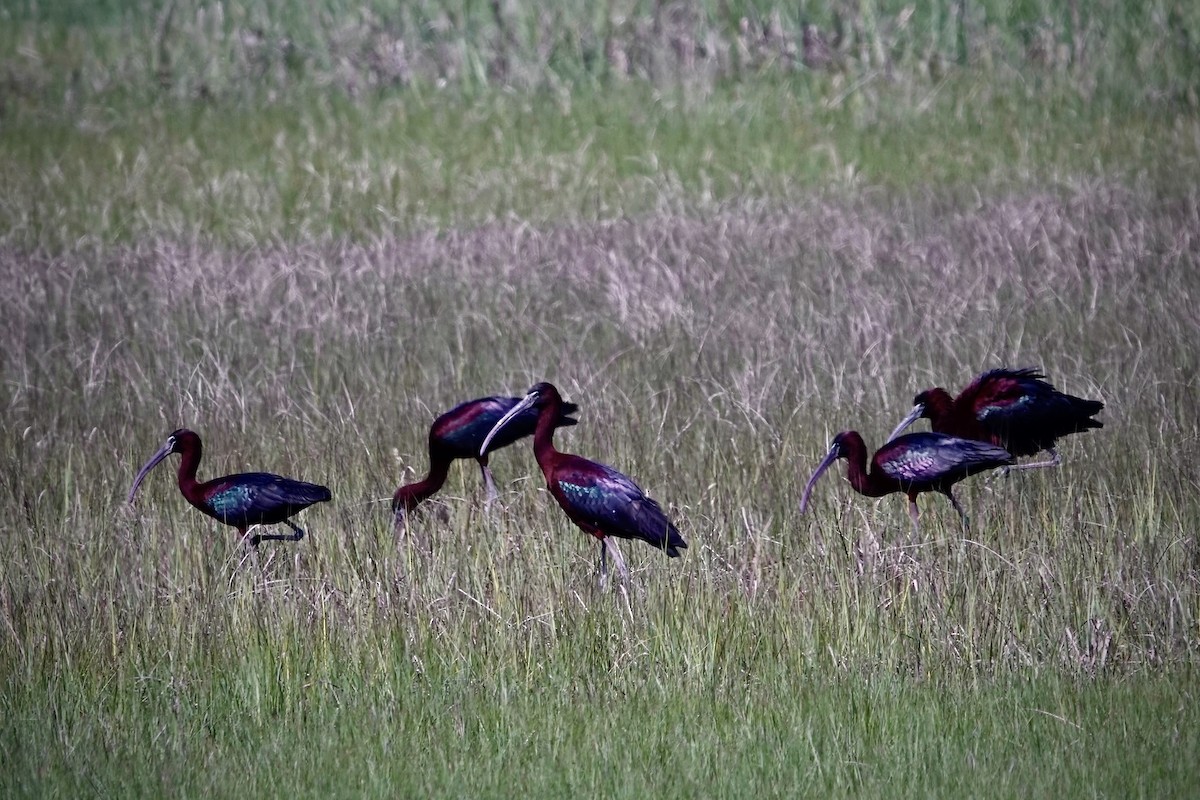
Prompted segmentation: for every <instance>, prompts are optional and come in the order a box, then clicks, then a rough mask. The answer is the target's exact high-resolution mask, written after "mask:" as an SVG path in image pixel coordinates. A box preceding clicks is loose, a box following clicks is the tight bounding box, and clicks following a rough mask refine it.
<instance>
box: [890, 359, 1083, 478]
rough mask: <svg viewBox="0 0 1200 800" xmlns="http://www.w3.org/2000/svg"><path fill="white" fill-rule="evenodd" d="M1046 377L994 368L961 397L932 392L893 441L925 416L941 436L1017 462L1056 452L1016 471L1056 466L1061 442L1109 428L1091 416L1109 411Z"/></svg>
mask: <svg viewBox="0 0 1200 800" xmlns="http://www.w3.org/2000/svg"><path fill="white" fill-rule="evenodd" d="M1045 377H1046V376H1045V375H1043V374H1042V373H1040V372H1038V371H1037V370H1035V369H993V370H990V371H988V372H984V373H982V374H980V375H978V376H976V378H975V380H973V381H971V383H970V384H968V385H967V388H965V389H963V390H962V392H960V393H959V395H958V397H954V398H952V397H950V393H949V392H947V391H946V390H945V389H943V388H941V387H938V388H936V389H926V390H925V391H923V392H921V393H920V394H919V395H917V396H916V397H915V398H913V409H912V411H911V412H909V415H908V416H907V417H905V418H904V420H903V421H902V422H901V423H900V424H899V425H897V426H896V429H895V430H894V431H892V435H891V436H889V437H888V438H889V439H892V438H895V437H896V435H897V434H898V433H900V432H901V431H903V430H904V429H905V428H907V427H908V426H909V425H911V424H912V423H914V422H916V421H917V420H918V419H920V418H921V417H925V418H926V419H928V420H929V422H930V427H931V428H932V429H933V430H934V431H936V432H938V433H946V434H949V435H951V436H960V437H962V438H964V439H976V440H978V441H981V442H990V443H991V444H994V445H998V446H1000V447H1003V448H1004V449H1006V450H1008V452H1010V453H1012V454H1013V456H1014V457H1016V458H1020V457H1022V456H1032V455H1034V454H1035V453H1039V452H1041V451H1042V450H1046V451H1048V452H1049V453H1050V456H1051V458H1050V460H1049V461H1037V462H1034V463H1030V464H1017V465H1014V466H1012V467H1011V468H1010V469H1038V468H1040V467H1056V466H1058V465H1059V463H1060V461H1061V460H1060V459H1059V456H1058V451H1057V450H1056V449H1055V447H1054V443H1055V440H1056V439H1059V438H1061V437H1063V436H1067V435H1068V434H1072V433H1080V432H1081V431H1086V430H1088V429H1090V428H1103V427H1104V423H1102V422H1099V421H1098V420H1094V419H1091V417H1092V416H1094V415H1095V414H1099V413H1100V411H1101V410H1103V408H1104V403H1101V402H1100V401H1099V400H1084V399H1083V398H1080V397H1074V396H1072V395H1069V394H1063V393H1062V392H1060V391H1058V390H1057V389H1055V388H1054V386H1052V385H1051V384H1050V383H1048V382H1046V380H1045Z"/></svg>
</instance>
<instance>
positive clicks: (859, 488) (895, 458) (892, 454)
mask: <svg viewBox="0 0 1200 800" xmlns="http://www.w3.org/2000/svg"><path fill="white" fill-rule="evenodd" d="M839 458H844V459H846V461H847V462H848V463H849V467H848V469H847V471H846V479H847V480H849V481H850V485H851V486H853V487H854V491H856V492H858V493H859V494H861V495H865V496H867V497H883V496H884V495H888V494H891V493H893V492H903V493H904V494H906V495H908V513H909V516H910V517H912V524H913V536H917V535H918V534H919V530H918V527H917V516H918V512H917V495H919V494H922V493H923V492H941V493H942V494H944V495H946V497H948V498H950V504H951V505H953V506H954V510H955V511H957V512H958V515H959V516H960V517H962V524H963V528H969V527H970V525H969V522H968V521H967V514H966V512H965V511H963V510H962V506H960V505H959V504H958V501H957V500H956V499H954V494H953V493H952V492H951V487H952V486H954V484H956V483H958V482H959V481H961V480H962V479H963V478H967V477H969V476H971V475H974V474H976V473H977V472H984V471H985V470H989V469H995V468H996V467H1003V466H1005V465H1008V464H1011V463H1012V462H1013V457H1012V455H1011V454H1010V453H1009V452H1008V451H1007V450H1005V449H1003V448H1001V447H996V446H995V445H991V444H988V443H986V442H977V441H972V440H970V439H959V438H958V437H955V436H947V435H946V434H944V433H910V434H907V435H905V436H901V437H900V438H898V439H892V440H891V441H890V442H888V443H887V444H885V445H884V446H883V447H881V448H879V449H878V450H876V451H875V455H874V457H872V458H871V471H870V472H867V445H866V444H865V443H864V442H863V438H862V436H860V435H859V434H858V431H843V432H842V433H839V434H838V435H837V436H835V437H833V443H832V444H831V445H830V446H829V453H828V454H827V455H826V456H825V460H824V461H822V462H821V464H820V466H818V467H817V469H816V471H815V472H813V474H812V477H811V478H809V479H808V485H807V486H805V487H804V495H803V496H802V497H801V498H800V513H802V514H803V513H804V510H805V509H806V508H807V507H808V498H809V496H810V495H811V494H812V490H813V485H814V484H816V482H817V478H819V477H821V473H823V472H824V471H825V470H826V469H828V468H829V466H830V465H831V464H833V462H835V461H837V460H838V459H839Z"/></svg>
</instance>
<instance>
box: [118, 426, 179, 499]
mask: <svg viewBox="0 0 1200 800" xmlns="http://www.w3.org/2000/svg"><path fill="white" fill-rule="evenodd" d="M174 445H175V443H174V442H173V441H171V440H170V439H168V440H167V442H166V444H164V445H163V446H162V447H160V448H158V452H157V453H155V454H154V455H153V456H151V457H150V460H149V461H147V462H146V466H144V467H142V468H141V469H140V470H138V474H137V477H136V478H134V479H133V488H132V489H130V490H129V500H128V502H130V503H132V502H133V496H134V495H135V494H137V490H138V487H139V486H141V485H142V481H144V480H145V479H146V476H147V475H149V474H150V470H152V469H154V468H155V467H157V466H158V462H160V461H162V460H163V459H164V458H166V457H167V456H169V455H171V448H172V447H174Z"/></svg>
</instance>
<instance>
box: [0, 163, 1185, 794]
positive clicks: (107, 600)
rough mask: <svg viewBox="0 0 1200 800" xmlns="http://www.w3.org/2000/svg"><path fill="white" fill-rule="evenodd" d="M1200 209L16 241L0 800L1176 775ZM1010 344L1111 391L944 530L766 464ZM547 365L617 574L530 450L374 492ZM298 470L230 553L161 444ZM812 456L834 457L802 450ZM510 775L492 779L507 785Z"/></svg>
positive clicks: (998, 356)
mask: <svg viewBox="0 0 1200 800" xmlns="http://www.w3.org/2000/svg"><path fill="white" fill-rule="evenodd" d="M1198 207H1200V203H1197V202H1196V198H1195V196H1194V191H1192V190H1188V191H1185V192H1183V193H1182V194H1179V193H1177V192H1174V191H1172V192H1160V191H1157V190H1154V189H1153V188H1152V187H1150V186H1148V185H1144V184H1140V183H1139V182H1138V181H1136V180H1135V181H1132V182H1130V183H1129V184H1128V185H1123V184H1120V183H1105V182H1102V181H1093V182H1089V183H1085V184H1080V185H1077V186H1075V187H1073V188H1070V189H1062V190H1060V191H1057V192H1050V191H1045V190H1042V191H1034V190H1030V189H1024V190H1021V191H1014V192H1012V193H1000V194H997V195H996V196H994V197H988V198H980V199H979V200H978V201H977V203H976V205H975V206H973V207H963V206H962V205H961V204H959V203H958V202H950V200H949V198H947V197H944V196H940V195H937V194H933V193H917V192H910V193H900V194H895V195H890V196H889V195H883V194H877V195H875V196H874V197H867V196H859V197H856V198H848V199H842V200H837V199H828V198H824V199H823V198H821V197H819V196H812V197H809V198H808V199H799V200H796V201H792V202H783V203H774V202H770V201H767V200H764V199H745V200H742V201H736V202H730V203H727V204H724V205H722V206H721V207H717V208H708V209H707V210H705V209H703V208H699V209H688V208H686V207H684V208H678V209H676V210H669V209H668V210H663V211H660V212H657V213H655V214H651V215H646V216H631V217H629V218H626V219H620V220H607V221H600V220H597V221H592V222H587V223H585V222H581V221H575V222H563V223H562V224H559V225H530V224H527V223H525V222H522V221H519V220H514V221H511V222H508V223H494V224H491V225H488V226H485V227H482V228H478V229H469V228H464V229H445V230H441V231H438V232H426V233H421V234H417V235H413V236H407V237H379V238H377V239H374V240H366V241H363V242H361V243H355V242H348V241H347V242H337V243H330V244H325V245H318V244H313V243H304V242H298V243H286V242H278V243H274V244H264V245H261V246H255V247H250V248H241V247H220V246H214V245H211V244H194V243H189V242H187V241H182V242H180V241H175V240H173V239H171V238H157V239H153V238H151V239H145V240H142V241H140V242H137V243H134V244H131V245H129V246H109V245H95V246H93V245H85V246H83V247H80V248H77V249H73V250H70V251H67V252H63V253H61V254H50V253H46V252H41V253H31V252H27V251H22V250H19V249H13V248H11V247H10V248H7V249H5V250H4V251H3V256H2V258H3V260H2V261H0V285H3V287H4V289H3V296H4V297H5V304H6V306H7V312H8V313H6V314H5V315H4V317H3V321H2V322H0V325H3V326H4V327H3V335H4V336H5V341H7V342H9V343H10V344H9V347H8V351H7V357H6V360H5V362H4V371H5V373H4V387H5V392H6V398H5V408H6V414H7V422H8V424H7V425H6V427H5V429H4V433H3V441H2V442H0V458H2V459H3V465H4V468H3V474H4V476H5V480H4V482H3V484H2V486H0V506H2V507H3V513H4V518H5V519H6V520H8V523H7V528H6V532H5V535H4V536H3V537H0V563H3V564H4V568H3V570H2V583H0V600H2V605H0V609H2V610H3V623H4V624H3V628H4V631H5V639H4V645H3V647H2V648H0V682H2V683H3V686H4V689H3V692H0V697H2V700H0V702H2V703H3V706H2V709H3V711H2V713H0V718H2V719H3V720H4V723H3V728H2V729H0V748H2V750H3V756H4V761H5V764H6V765H7V766H8V769H6V770H5V773H4V777H3V778H2V779H0V780H3V781H4V793H5V794H6V795H20V794H79V793H81V792H82V793H101V794H107V793H113V794H122V795H127V794H135V795H136V794H152V795H153V794H160V793H162V792H163V791H168V790H171V791H174V790H178V791H181V792H183V793H187V794H192V793H201V792H205V793H216V794H221V795H227V794H234V793H244V792H245V790H246V789H250V790H251V791H252V793H255V794H260V793H261V794H279V795H291V794H294V793H297V792H299V793H301V794H314V795H324V794H328V793H331V792H332V793H337V794H361V793H364V792H365V793H373V794H397V793H400V794H417V793H420V794H439V795H447V794H463V793H467V794H484V795H511V794H513V793H516V792H518V791H520V792H521V793H523V794H525V793H528V794H533V795H556V796H557V795H561V794H562V793H563V792H564V791H574V790H583V791H595V792H601V791H602V792H604V793H611V794H614V795H639V796H642V795H645V794H646V793H647V792H650V793H653V794H664V795H686V794H694V793H696V792H701V793H705V792H708V793H712V794H729V795H732V794H742V793H744V791H746V790H747V787H749V788H750V789H753V790H755V791H759V792H762V793H767V794H772V793H773V794H780V795H785V794H786V795H792V794H794V793H795V790H796V789H797V788H800V789H803V790H807V791H811V792H814V793H831V794H850V793H853V794H866V795H876V796H881V795H887V796H896V795H897V794H899V795H915V796H928V795H930V794H941V795H948V796H962V795H963V794H970V795H992V796H1005V795H1013V794H1029V793H1034V794H1042V793H1050V792H1063V793H1071V794H1097V793H1112V794H1119V795H1135V794H1144V795H1153V796H1163V795H1172V794H1175V795H1185V794H1187V793H1188V792H1190V790H1191V787H1192V786H1194V785H1195V779H1196V773H1195V762H1194V759H1188V758H1186V757H1184V756H1183V754H1186V753H1189V752H1191V751H1192V750H1194V749H1195V744H1196V743H1195V731H1196V730H1198V728H1197V725H1196V721H1197V720H1196V719H1195V712H1194V710H1193V709H1194V708H1195V707H1196V704H1195V702H1194V700H1195V691H1196V687H1197V682H1196V676H1195V664H1196V656H1197V648H1198V647H1200V639H1198V637H1197V630H1198V629H1197V619H1198V611H1200V601H1198V595H1197V591H1196V563H1197V561H1196V558H1197V545H1196V540H1195V537H1194V535H1193V533H1192V532H1193V531H1194V529H1195V525H1196V522H1197V519H1198V517H1200V506H1198V504H1197V502H1196V499H1195V488H1196V484H1195V471H1194V467H1193V466H1192V465H1193V464H1194V463H1195V459H1196V458H1197V457H1198V456H1200V435H1198V432H1197V428H1196V420H1197V419H1200V414H1198V413H1197V405H1196V397H1197V393H1196V389H1197V374H1196V367H1195V363H1196V362H1195V359H1194V358H1192V349H1193V344H1192V342H1193V341H1194V336H1193V335H1192V334H1193V333H1194V319H1195V317H1194V313H1193V312H1194V309H1195V307H1196V300H1197V297H1196V294H1197V288H1196V287H1197V284H1196V277H1195V276H1196V275H1198V274H1200V272H1197V270H1196V269H1195V267H1196V261H1197V258H1196V256H1197V250H1196V247H1195V242H1194V239H1193V237H1192V236H1191V234H1190V231H1193V230H1200V224H1197V220H1196V219H1195V214H1196V208H1198ZM997 363H1012V364H1040V365H1043V366H1044V367H1045V368H1046V369H1047V370H1048V372H1049V373H1050V375H1051V376H1052V378H1053V379H1054V380H1055V381H1056V382H1057V383H1059V385H1060V386H1062V387H1063V388H1064V389H1067V390H1069V391H1072V392H1075V393H1078V394H1082V395H1084V396H1088V397H1099V398H1102V399H1103V400H1104V401H1105V402H1106V404H1107V407H1106V409H1105V412H1104V414H1103V418H1104V420H1105V422H1106V426H1105V428H1104V429H1103V430H1101V431H1096V432H1092V433H1089V434H1087V435H1084V436H1079V437H1074V438H1073V439H1071V440H1068V441H1067V442H1065V443H1064V447H1063V454H1064V458H1065V461H1066V463H1065V464H1064V466H1063V467H1062V468H1060V469H1058V470H1055V471H1051V472H1048V473H1043V474H1029V475H1020V476H1012V477H1010V478H1008V479H1007V480H1002V481H998V482H996V483H993V484H990V485H985V483H984V481H983V480H982V479H975V480H973V481H970V482H968V483H967V484H966V485H964V486H963V487H962V491H961V493H960V496H961V498H962V499H963V500H964V501H965V503H966V505H967V507H968V510H969V511H970V512H971V514H972V517H973V520H974V528H973V530H972V532H971V533H970V535H964V534H963V533H962V532H961V531H960V530H959V529H958V527H957V520H956V517H955V515H954V513H953V511H952V510H951V509H950V508H949V506H948V504H946V503H945V502H944V501H940V500H939V499H938V498H926V499H924V500H923V501H922V504H921V505H922V509H923V520H922V525H923V528H922V537H921V539H920V540H919V541H918V543H917V544H916V545H911V544H910V543H909V539H908V537H909V533H908V519H907V514H906V512H905V503H904V501H903V500H902V499H900V498H897V497H890V498H884V499H882V500H880V501H877V502H872V501H868V500H865V499H863V498H860V497H857V496H855V495H854V494H853V493H852V492H851V491H850V489H849V487H848V486H847V484H846V483H845V481H844V480H843V479H842V478H841V477H840V474H834V475H831V476H830V477H828V478H826V479H825V480H824V482H823V483H822V484H821V485H820V486H819V487H818V493H817V496H816V499H815V502H814V505H813V507H812V509H811V510H810V512H809V513H808V514H807V515H805V516H801V515H800V514H799V513H798V510H797V507H796V502H797V498H798V494H799V489H800V487H801V485H802V483H803V481H804V479H805V478H806V477H807V475H808V473H809V471H810V470H811V469H812V468H813V466H814V465H815V463H816V462H817V460H818V459H819V458H820V456H821V455H822V454H823V453H824V450H825V447H826V446H827V443H828V441H829V438H830V436H831V435H832V433H833V432H835V431H837V430H840V429H843V428H851V427H852V428H857V429H859V430H862V431H863V432H864V434H865V435H866V437H867V440H868V443H869V444H870V445H872V446H878V444H879V442H880V437H881V436H882V435H883V434H884V432H886V431H887V430H889V429H890V428H891V426H892V425H893V424H894V422H895V421H896V419H897V418H898V417H899V416H901V415H902V414H903V413H904V412H905V411H906V410H907V408H908V406H909V402H910V399H911V396H912V394H913V393H915V392H916V391H917V390H918V389H920V388H923V387H924V386H927V385H930V384H932V383H934V382H944V383H946V384H947V385H950V386H952V387H957V386H959V385H961V384H962V383H963V382H965V381H966V380H967V379H968V378H969V377H970V376H971V375H972V374H973V373H974V372H975V371H977V370H978V369H981V368H983V367H986V366H990V365H993V364H997ZM542 378H549V379H551V380H554V381H555V382H557V383H558V384H559V385H560V386H562V387H563V389H564V391H565V393H566V394H567V396H568V398H569V399H573V400H576V401H579V402H580V403H581V404H582V407H583V413H582V415H581V424H580V425H579V426H578V427H576V428H573V429H571V431H570V432H568V433H565V434H563V435H562V436H561V437H560V445H561V446H563V447H564V448H565V449H568V450H570V451H573V452H579V453H582V454H584V455H588V456H592V457H597V458H601V459H603V460H605V461H607V462H609V463H612V464H614V465H616V466H618V467H619V468H621V469H623V470H625V471H627V472H629V473H630V474H632V475H633V476H634V477H635V478H637V479H638V480H639V482H641V483H642V485H644V486H645V487H646V488H647V489H649V490H650V491H651V492H652V494H653V495H654V496H655V497H657V498H659V499H661V500H662V501H663V502H664V503H665V504H666V506H667V507H668V508H669V509H670V513H671V516H672V517H673V518H674V519H676V520H677V521H678V523H679V525H680V528H681V530H682V532H683V534H684V536H685V537H686V538H687V539H688V541H689V543H690V545H691V547H690V548H689V550H688V553H687V555H686V557H685V558H683V559H681V560H679V561H671V562H668V561H667V560H666V559H664V558H662V556H661V555H660V554H658V553H656V552H654V551H651V550H649V549H648V548H646V547H643V546H639V545H637V544H631V545H628V546H627V547H626V548H625V551H626V557H627V559H628V560H629V561H630V562H631V564H632V566H633V567H634V569H635V575H634V579H633V583H632V585H631V587H630V589H629V592H628V594H627V595H625V594H621V593H614V592H599V591H597V589H596V587H595V582H594V572H593V570H594V563H595V556H596V553H595V548H594V544H593V543H591V542H589V541H588V540H587V539H586V537H585V536H584V535H583V534H581V533H580V532H579V531H577V530H575V529H574V528H572V527H571V526H570V525H569V524H568V523H567V522H566V520H565V519H564V518H563V517H562V515H561V514H560V513H559V512H558V510H557V509H556V508H555V507H554V505H553V503H552V502H551V500H550V498H549V497H548V496H547V495H546V494H545V493H544V492H540V491H536V487H537V486H538V485H539V482H540V479H539V478H538V477H537V476H536V468H535V467H534V465H533V463H532V459H531V456H530V453H529V450H528V448H527V447H526V446H520V447H515V448H513V449H511V450H509V451H504V452H502V453H500V454H498V455H497V456H496V457H494V458H493V467H494V469H495V470H496V472H497V476H498V479H499V480H500V481H501V483H502V485H503V486H504V487H505V488H506V494H505V496H504V499H503V503H502V506H501V507H500V508H498V509H497V510H496V511H495V513H493V514H491V515H486V514H484V513H483V512H482V506H481V494H482V489H481V487H480V486H479V482H478V474H477V470H475V469H474V467H470V466H466V467H461V468H458V469H456V470H455V471H454V474H453V475H452V478H451V482H450V485H449V486H448V487H447V490H446V492H445V501H446V504H447V509H448V520H447V521H446V522H442V521H440V520H439V519H438V518H437V517H436V516H428V517H424V518H422V519H419V520H417V521H416V522H415V523H414V525H413V528H412V529H411V530H410V531H409V534H408V535H407V536H405V537H400V538H396V537H395V536H394V535H393V534H392V532H391V527H390V524H389V521H388V515H387V499H388V498H389V496H390V494H391V492H392V491H393V489H394V488H395V485H396V484H397V482H398V481H400V480H408V479H411V476H412V475H413V474H415V473H417V472H421V471H423V469H424V467H425V463H426V462H425V456H424V454H423V448H424V437H425V433H426V430H427V427H428V424H429V422H430V421H431V420H432V418H433V416H434V415H435V413H436V412H437V411H440V410H442V409H445V408H448V407H449V406H450V405H452V404H454V403H455V402H458V401H460V400H462V399H465V398H468V397H472V396H478V395H480V394H484V393H489V392H495V391H505V390H507V391H520V390H522V389H523V388H524V387H525V386H527V385H529V384H530V383H532V382H533V381H534V380H537V379H542ZM179 425H188V426H192V427H194V428H196V429H197V430H199V431H200V432H201V433H202V435H203V436H204V437H205V440H206V444H207V446H208V447H207V450H206V459H205V462H204V464H203V465H202V469H201V474H202V476H213V475H219V474H224V473H226V472H230V471H236V470H239V469H264V468H265V469H272V470H276V471H279V472H281V473H283V474H288V475H293V476H295V477H300V478H305V479H308V480H317V481H322V482H327V483H328V484H330V485H331V486H332V487H333V489H334V495H335V500H334V502H333V503H331V504H328V505H323V506H319V507H317V508H313V509H310V510H308V511H306V512H305V513H304V514H303V516H302V518H301V523H302V524H303V525H304V526H305V527H306V528H307V529H308V531H309V536H308V537H307V538H306V539H305V540H303V541H302V542H300V543H299V544H297V545H295V546H277V547H270V546H264V547H263V548H261V550H260V551H259V552H258V553H257V554H248V553H245V552H243V550H242V548H241V547H240V546H239V545H238V544H237V542H236V541H235V540H234V539H235V537H233V536H232V535H231V532H230V531H228V530H223V529H219V528H218V526H217V525H215V524H214V523H212V522H211V521H209V520H207V519H206V518H203V517H202V516H200V515H199V514H197V513H196V512H195V511H194V510H193V509H191V508H189V507H188V506H187V505H186V504H185V503H184V502H183V500H182V498H180V497H179V495H178V493H177V491H176V490H175V489H174V487H173V486H172V485H171V483H172V475H171V474H170V468H169V467H164V468H163V469H161V470H160V471H159V472H157V473H155V474H154V475H152V476H151V478H150V479H149V480H148V481H147V483H146V484H145V485H144V486H143V489H142V493H141V495H140V496H139V498H138V500H137V503H136V505H135V506H132V507H131V506H128V505H127V504H126V503H125V501H124V495H125V493H126V492H127V490H128V487H129V484H130V481H131V480H132V477H133V474H134V472H135V470H136V469H137V467H138V466H139V465H140V464H141V463H142V462H143V461H144V459H145V458H147V457H148V455H149V454H150V453H151V452H152V451H153V450H154V448H156V447H157V446H158V444H159V442H160V441H161V439H162V437H164V436H165V435H166V433H167V432H169V431H170V430H171V429H173V428H175V427H177V426H179ZM838 472H839V473H840V470H838ZM516 776H520V785H521V787H524V786H528V787H530V788H529V791H528V792H525V791H524V789H523V788H522V789H518V788H517V786H516V785H515V784H516V781H517V777H516Z"/></svg>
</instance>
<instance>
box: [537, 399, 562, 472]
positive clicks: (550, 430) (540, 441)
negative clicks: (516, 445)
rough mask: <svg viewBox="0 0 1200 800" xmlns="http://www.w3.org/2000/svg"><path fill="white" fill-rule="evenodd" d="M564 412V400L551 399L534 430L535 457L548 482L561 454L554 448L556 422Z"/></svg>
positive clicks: (539, 415) (544, 407)
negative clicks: (556, 460)
mask: <svg viewBox="0 0 1200 800" xmlns="http://www.w3.org/2000/svg"><path fill="white" fill-rule="evenodd" d="M561 411H562V399H561V398H558V397H551V398H549V399H548V400H547V402H546V404H545V405H544V406H542V409H541V411H540V412H539V413H538V421H537V427H536V428H534V430H533V456H534V458H536V459H537V462H538V466H539V467H541V468H542V474H543V475H545V476H546V482H547V483H549V482H550V473H551V472H552V470H553V466H554V461H555V459H557V458H558V456H559V452H558V450H557V449H556V448H555V447H554V428H555V425H554V423H555V421H556V420H557V419H558V417H559V414H560V413H561Z"/></svg>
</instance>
